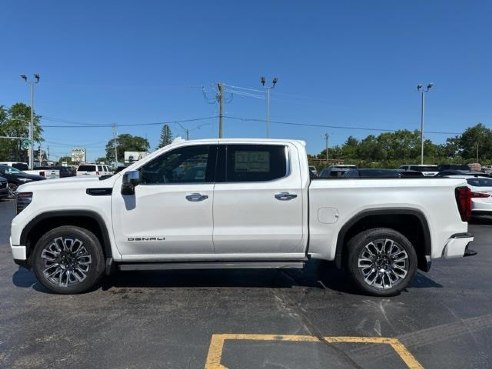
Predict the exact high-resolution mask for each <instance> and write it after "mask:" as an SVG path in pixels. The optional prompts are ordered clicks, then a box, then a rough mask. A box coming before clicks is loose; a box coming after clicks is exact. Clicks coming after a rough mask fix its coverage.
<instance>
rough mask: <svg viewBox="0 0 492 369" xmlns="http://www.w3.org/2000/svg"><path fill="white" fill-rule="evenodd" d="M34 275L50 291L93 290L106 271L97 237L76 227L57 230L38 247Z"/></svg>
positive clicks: (34, 262) (72, 291)
mask: <svg viewBox="0 0 492 369" xmlns="http://www.w3.org/2000/svg"><path fill="white" fill-rule="evenodd" d="M32 266H33V271H34V274H35V275H36V277H37V279H38V281H39V282H40V283H41V284H42V285H43V286H44V287H46V288H48V289H49V290H50V291H52V292H55V293H61V294H73V293H81V292H85V291H87V290H89V289H90V288H92V287H93V286H94V285H95V284H96V283H97V282H98V281H99V279H100V278H101V276H102V275H103V271H104V255H103V252H102V248H101V244H100V242H99V240H98V239H97V237H96V236H95V235H94V234H93V233H92V232H90V231H89V230H87V229H84V228H80V227H75V226H62V227H58V228H54V229H52V230H51V231H49V232H47V233H46V234H45V235H44V236H42V237H41V238H40V239H39V241H38V242H37V243H36V247H35V248H34V253H33V263H32Z"/></svg>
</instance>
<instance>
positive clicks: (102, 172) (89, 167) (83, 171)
mask: <svg viewBox="0 0 492 369" xmlns="http://www.w3.org/2000/svg"><path fill="white" fill-rule="evenodd" d="M111 174H113V172H111V170H110V169H109V167H108V166H107V165H103V164H80V165H79V166H78V168H77V175H78V176H97V177H101V176H107V175H111Z"/></svg>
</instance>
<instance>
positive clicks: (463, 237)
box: [442, 233, 473, 258]
mask: <svg viewBox="0 0 492 369" xmlns="http://www.w3.org/2000/svg"><path fill="white" fill-rule="evenodd" d="M472 241H473V235H471V234H470V233H456V234H454V235H452V236H451V237H450V238H449V239H448V242H447V243H446V246H444V249H443V250H442V257H444V258H457V257H463V256H465V254H466V253H467V250H468V245H469V244H470V242H472Z"/></svg>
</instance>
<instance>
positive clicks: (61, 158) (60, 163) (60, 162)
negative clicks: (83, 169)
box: [58, 156, 73, 165]
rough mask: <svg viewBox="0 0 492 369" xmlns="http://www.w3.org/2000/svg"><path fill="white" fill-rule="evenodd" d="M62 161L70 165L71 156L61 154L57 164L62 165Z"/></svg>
mask: <svg viewBox="0 0 492 369" xmlns="http://www.w3.org/2000/svg"><path fill="white" fill-rule="evenodd" d="M62 163H67V165H71V164H73V163H72V157H71V156H61V157H60V158H59V159H58V164H59V165H62Z"/></svg>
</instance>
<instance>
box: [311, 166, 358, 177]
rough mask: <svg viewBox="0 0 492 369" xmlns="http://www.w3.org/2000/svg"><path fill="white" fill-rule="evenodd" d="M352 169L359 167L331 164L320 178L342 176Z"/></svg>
mask: <svg viewBox="0 0 492 369" xmlns="http://www.w3.org/2000/svg"><path fill="white" fill-rule="evenodd" d="M350 169H357V166H356V165H350V164H347V165H331V166H329V167H327V168H325V169H323V170H322V171H321V173H320V174H319V177H320V178H330V177H341V176H343V175H344V174H345V172H347V171H349V170H350Z"/></svg>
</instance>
